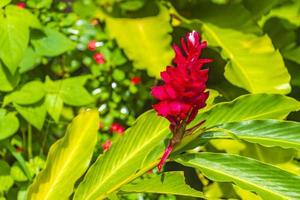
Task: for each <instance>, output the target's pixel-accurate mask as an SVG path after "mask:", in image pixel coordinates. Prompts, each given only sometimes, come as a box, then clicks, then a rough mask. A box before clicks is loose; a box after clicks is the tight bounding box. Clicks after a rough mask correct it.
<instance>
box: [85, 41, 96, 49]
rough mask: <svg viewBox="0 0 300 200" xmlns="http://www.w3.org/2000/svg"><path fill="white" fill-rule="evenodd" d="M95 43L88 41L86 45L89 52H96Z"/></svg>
mask: <svg viewBox="0 0 300 200" xmlns="http://www.w3.org/2000/svg"><path fill="white" fill-rule="evenodd" d="M96 44H97V41H96V40H91V41H89V43H88V45H87V48H88V50H90V51H95V50H96V48H97V45H96Z"/></svg>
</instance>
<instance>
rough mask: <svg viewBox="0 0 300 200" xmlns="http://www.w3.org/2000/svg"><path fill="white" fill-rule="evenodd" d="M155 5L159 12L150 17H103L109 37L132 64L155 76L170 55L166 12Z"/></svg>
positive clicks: (168, 25)
mask: <svg viewBox="0 0 300 200" xmlns="http://www.w3.org/2000/svg"><path fill="white" fill-rule="evenodd" d="M159 8H160V13H159V14H158V15H157V16H153V17H145V18H113V17H109V16H107V15H105V17H104V19H105V22H106V25H107V28H108V31H109V34H110V36H111V37H112V38H114V39H116V41H117V43H118V45H119V46H120V47H121V48H123V49H124V51H125V53H126V55H127V56H128V57H129V58H130V59H131V60H133V64H134V66H135V67H137V68H141V69H145V68H146V69H147V71H148V73H149V75H152V76H156V77H157V78H159V74H160V72H161V71H163V70H164V69H165V67H166V66H167V65H168V64H170V63H171V59H172V57H173V52H172V50H171V46H170V43H171V40H172V38H171V35H170V34H169V33H170V32H171V31H172V27H171V25H170V22H169V21H170V15H169V13H168V10H167V9H166V8H165V7H163V6H161V5H160V6H159Z"/></svg>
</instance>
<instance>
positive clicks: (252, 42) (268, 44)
mask: <svg viewBox="0 0 300 200" xmlns="http://www.w3.org/2000/svg"><path fill="white" fill-rule="evenodd" d="M202 30H203V32H204V37H205V39H206V40H207V41H208V44H209V45H210V46H213V47H220V48H221V49H222V51H221V55H222V57H223V58H224V59H227V60H228V63H227V65H226V67H225V74H224V75H225V77H226V79H227V80H228V81H229V82H231V83H232V84H234V85H236V86H239V87H241V88H244V89H246V90H248V91H249V92H251V93H262V92H267V93H280V94H287V93H289V92H290V90H291V87H290V84H289V81H290V75H289V73H288V71H287V69H286V68H285V65H284V62H283V59H282V56H281V55H280V53H279V51H278V50H275V49H274V47H273V45H272V41H271V40H270V38H269V37H268V36H267V35H264V36H260V37H259V36H256V35H253V34H245V33H241V32H238V31H235V30H231V29H223V28H219V27H217V26H214V25H212V24H208V23H206V24H204V25H203V26H202ZM270 71H272V73H269V72H270ZM262 77H263V78H262Z"/></svg>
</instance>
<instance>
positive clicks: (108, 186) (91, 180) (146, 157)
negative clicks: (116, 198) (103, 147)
mask: <svg viewBox="0 0 300 200" xmlns="http://www.w3.org/2000/svg"><path fill="white" fill-rule="evenodd" d="M168 124H169V122H168V121H167V120H166V119H164V118H161V117H158V116H157V115H156V113H155V112H154V111H153V110H152V111H150V112H146V113H145V114H143V115H141V116H140V117H139V118H138V119H137V121H136V123H135V124H134V125H133V126H132V127H131V128H130V129H127V130H126V132H125V134H124V136H123V137H122V138H121V139H119V140H118V141H117V142H116V143H114V144H112V147H111V148H110V149H109V151H107V152H105V153H104V155H102V156H100V157H99V158H98V159H97V161H96V162H95V163H94V164H93V165H92V166H91V167H90V169H89V170H88V172H87V174H86V176H85V178H84V180H83V181H82V182H81V183H80V185H79V186H78V189H77V191H76V193H75V196H74V199H75V200H78V199H85V200H91V199H103V198H105V197H107V196H108V195H109V194H110V193H112V192H114V191H116V190H117V189H119V188H120V187H121V186H123V185H124V184H126V183H128V182H130V181H132V180H133V179H134V178H136V177H137V176H139V175H138V174H140V173H141V174H142V173H145V172H146V171H147V170H149V169H151V168H153V167H154V166H155V164H156V163H157V162H156V160H157V159H158V158H159V156H160V155H161V154H162V152H163V149H161V150H160V151H154V150H156V149H158V148H157V145H158V144H160V143H162V144H163V140H164V139H165V137H166V136H167V135H168V134H169V129H168ZM150 158H151V159H150ZM146 165H147V166H150V168H149V167H148V168H146V169H142V168H143V167H145V166H146ZM139 170H140V171H139ZM138 171H139V172H138ZM137 172H138V173H137ZM141 174H140V175H141Z"/></svg>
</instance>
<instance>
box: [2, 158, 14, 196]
mask: <svg viewBox="0 0 300 200" xmlns="http://www.w3.org/2000/svg"><path fill="white" fill-rule="evenodd" d="M9 170H10V167H9V165H8V164H7V163H6V162H5V161H4V160H0V183H1V184H0V194H1V193H3V192H6V191H8V190H9V188H11V186H13V184H14V179H13V178H12V177H11V176H10V174H9Z"/></svg>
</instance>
